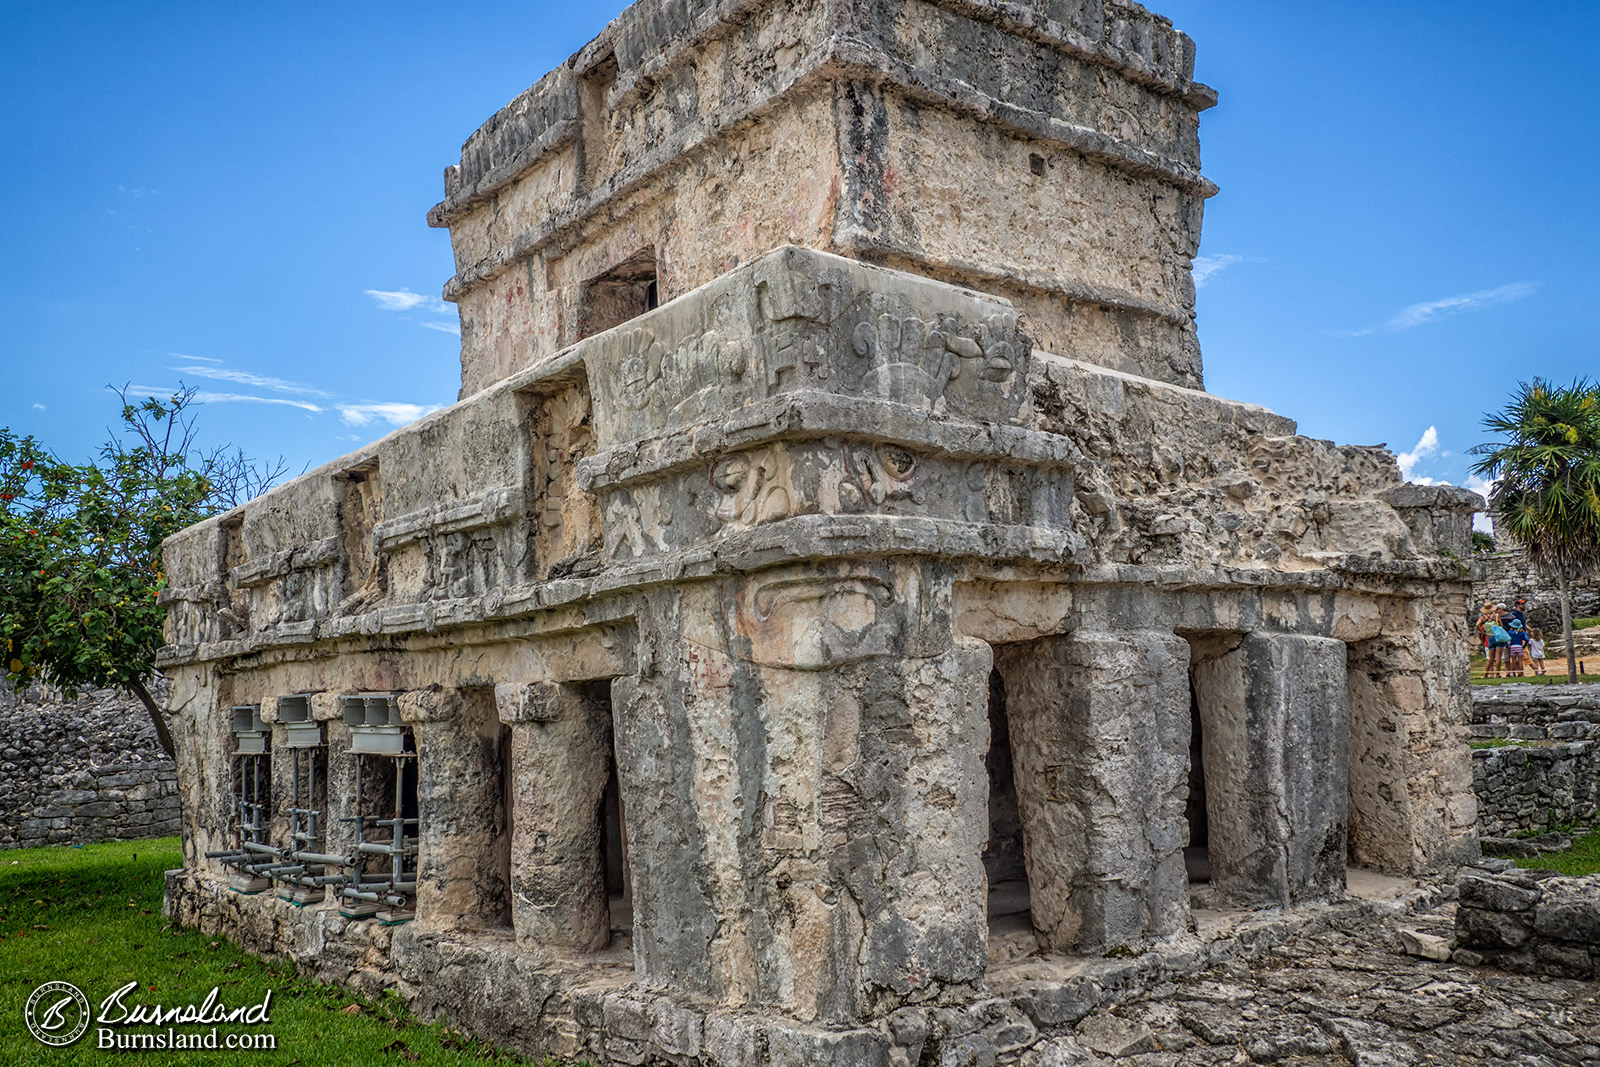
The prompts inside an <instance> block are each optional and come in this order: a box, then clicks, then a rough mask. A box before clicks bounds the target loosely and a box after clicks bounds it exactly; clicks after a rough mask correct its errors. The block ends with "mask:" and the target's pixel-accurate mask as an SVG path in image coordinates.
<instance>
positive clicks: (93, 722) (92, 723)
mask: <svg viewBox="0 0 1600 1067" xmlns="http://www.w3.org/2000/svg"><path fill="white" fill-rule="evenodd" d="M151 688H152V689H153V690H154V691H155V692H156V693H157V694H158V699H159V695H161V694H164V692H165V687H164V686H162V685H160V684H159V682H158V681H152V685H151ZM179 828H180V821H179V811H178V788H177V782H176V780H175V776H174V772H173V764H172V759H171V758H170V757H169V756H167V754H166V753H165V752H162V751H161V748H160V745H159V744H158V743H157V741H156V736H155V727H154V726H152V725H151V723H150V716H149V713H148V712H146V711H145V709H144V705H143V704H141V703H140V702H139V701H138V700H137V699H136V698H135V697H132V696H129V695H128V694H126V693H123V692H121V691H120V690H114V689H101V690H96V691H94V692H90V693H85V694H83V695H82V696H80V697H78V698H77V699H75V700H69V699H67V698H66V697H65V696H64V695H62V694H60V693H57V692H53V691H51V690H46V689H37V688H36V689H30V690H28V691H27V692H25V693H23V694H21V695H18V694H14V693H12V692H10V691H9V690H0V848H36V847H39V846H41V845H65V844H72V845H82V844H88V843H91V842H95V841H123V840H134V839H138V838H145V837H164V836H166V835H168V834H176V833H177V832H178V831H179Z"/></svg>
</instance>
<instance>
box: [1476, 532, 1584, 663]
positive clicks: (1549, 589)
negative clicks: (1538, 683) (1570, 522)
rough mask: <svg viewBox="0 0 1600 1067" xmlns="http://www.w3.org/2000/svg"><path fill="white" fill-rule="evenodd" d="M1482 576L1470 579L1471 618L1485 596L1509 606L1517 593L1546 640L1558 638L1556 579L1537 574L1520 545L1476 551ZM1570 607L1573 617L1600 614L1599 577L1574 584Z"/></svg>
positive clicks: (1559, 604)
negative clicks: (1526, 604)
mask: <svg viewBox="0 0 1600 1067" xmlns="http://www.w3.org/2000/svg"><path fill="white" fill-rule="evenodd" d="M1476 559H1477V562H1478V563H1479V564H1481V566H1482V571H1483V576H1482V577H1481V578H1479V579H1478V580H1476V581H1474V582H1473V583H1472V609H1473V618H1477V609H1478V606H1479V605H1481V604H1482V603H1483V602H1484V601H1485V600H1492V601H1494V602H1495V603H1496V604H1505V605H1506V606H1508V607H1509V606H1510V605H1511V604H1513V603H1515V602H1516V599H1517V597H1519V596H1520V597H1522V598H1524V599H1526V600H1527V601H1528V621H1529V623H1531V624H1532V625H1534V626H1537V627H1539V628H1540V629H1542V630H1544V632H1545V634H1544V636H1545V640H1546V641H1550V642H1551V643H1553V644H1560V641H1561V597H1560V594H1559V593H1558V592H1557V591H1556V587H1555V582H1554V581H1553V580H1551V579H1549V578H1546V577H1545V576H1544V575H1542V574H1540V573H1539V572H1538V570H1536V569H1535V568H1534V567H1533V566H1532V565H1531V564H1530V563H1529V562H1528V557H1527V554H1526V553H1524V552H1523V551H1522V550H1521V549H1519V548H1511V549H1504V548H1502V549H1499V550H1497V551H1494V552H1483V553H1479V554H1478V555H1477V557H1476ZM1572 611H1573V615H1574V617H1576V618H1584V617H1587V616H1592V615H1600V577H1592V578H1590V579H1588V580H1585V581H1579V582H1577V583H1575V584H1574V586H1573V589H1572Z"/></svg>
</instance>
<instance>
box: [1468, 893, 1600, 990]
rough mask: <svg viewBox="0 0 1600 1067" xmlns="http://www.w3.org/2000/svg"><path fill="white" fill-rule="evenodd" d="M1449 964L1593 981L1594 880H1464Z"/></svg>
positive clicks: (1599, 915)
mask: <svg viewBox="0 0 1600 1067" xmlns="http://www.w3.org/2000/svg"><path fill="white" fill-rule="evenodd" d="M1457 887H1458V888H1459V890H1460V894H1461V897H1460V903H1459V905H1458V907H1457V908H1456V943H1457V944H1458V946H1459V947H1458V948H1457V949H1456V951H1455V955H1454V957H1453V958H1454V960H1455V961H1456V962H1457V963H1464V964H1468V965H1473V966H1475V965H1478V964H1484V963H1487V964H1492V965H1494V966H1496V967H1500V968H1503V969H1505V970H1508V971H1514V972H1518V973H1522V974H1549V975H1554V976H1556V977H1559V978H1592V977H1594V976H1595V975H1596V974H1597V973H1600V969H1597V964H1600V875H1589V876H1588V877H1585V878H1563V877H1560V876H1558V875H1553V874H1551V873H1550V872H1548V871H1507V872H1505V873H1504V874H1497V875H1482V876H1480V875H1464V876H1462V878H1461V879H1460V881H1459V882H1458V883H1457Z"/></svg>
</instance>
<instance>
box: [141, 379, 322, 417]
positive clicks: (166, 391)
mask: <svg viewBox="0 0 1600 1067" xmlns="http://www.w3.org/2000/svg"><path fill="white" fill-rule="evenodd" d="M177 392H178V389H177V387H176V386H170V385H130V386H128V395H129V396H154V397H161V398H163V399H165V398H166V397H169V396H174V395H176V394H177ZM194 401H195V403H197V404H236V403H243V404H283V405H285V406H286V407H292V408H300V409H301V410H302V411H311V412H317V413H321V412H323V411H326V410H327V409H326V408H323V407H321V406H319V405H317V404H313V403H311V402H310V401H307V400H289V399H287V398H285V397H281V396H254V395H251V394H248V393H210V392H205V391H203V390H202V391H200V392H197V393H195V394H194Z"/></svg>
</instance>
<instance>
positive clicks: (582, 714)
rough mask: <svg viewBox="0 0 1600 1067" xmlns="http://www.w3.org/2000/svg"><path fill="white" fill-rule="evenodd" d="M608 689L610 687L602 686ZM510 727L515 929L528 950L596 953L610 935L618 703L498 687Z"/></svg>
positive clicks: (573, 692) (581, 692)
mask: <svg viewBox="0 0 1600 1067" xmlns="http://www.w3.org/2000/svg"><path fill="white" fill-rule="evenodd" d="M601 684H603V683H601ZM495 703H496V704H497V706H498V707H499V715H500V721H501V722H505V723H509V724H510V726H511V766H512V772H511V774H512V780H511V805H512V807H511V812H510V822H511V923H512V926H513V927H514V928H515V930H516V935H517V941H518V942H519V943H521V944H526V945H539V946H546V947H552V948H574V949H580V950H585V951H587V950H592V949H598V948H604V947H605V945H606V944H607V943H608V941H609V940H610V937H611V918H610V911H609V909H608V907H607V902H606V870H605V823H604V812H603V810H602V807H603V803H604V798H605V789H606V781H607V779H608V778H609V777H610V774H611V762H612V755H611V753H612V740H611V709H610V706H609V702H607V701H605V700H603V699H597V697H596V694H595V691H594V688H593V686H588V687H585V686H580V685H564V684H560V683H556V682H529V683H511V684H501V685H497V686H495Z"/></svg>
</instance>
